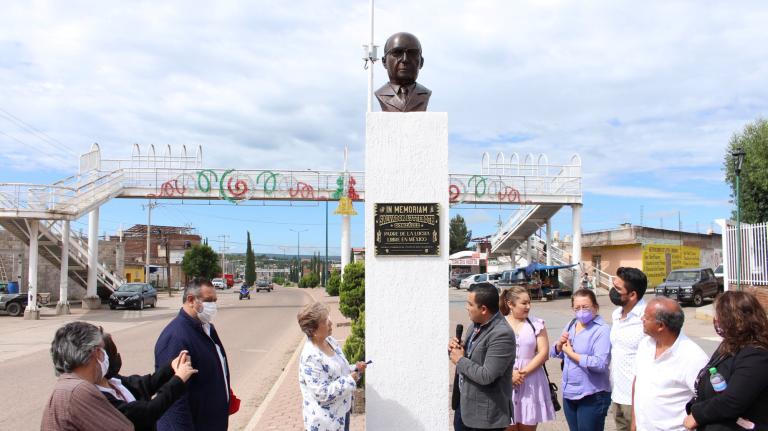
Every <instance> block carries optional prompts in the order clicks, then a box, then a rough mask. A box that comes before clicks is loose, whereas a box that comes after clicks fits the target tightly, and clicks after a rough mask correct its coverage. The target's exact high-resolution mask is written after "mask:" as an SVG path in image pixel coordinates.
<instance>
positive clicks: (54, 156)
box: [0, 130, 71, 165]
mask: <svg viewBox="0 0 768 431" xmlns="http://www.w3.org/2000/svg"><path fill="white" fill-rule="evenodd" d="M0 135H4V136H7V137H8V138H10V139H13V140H14V141H16V142H18V143H19V144H21V145H23V146H24V148H31V149H33V150H35V151H37V152H39V153H40V154H41V155H43V156H45V157H50V158H51V159H53V160H54V161H57V162H59V163H62V164H65V165H66V164H70V163H71V160H67V159H65V158H64V157H62V156H61V155H59V154H55V153H46V152H45V151H43V150H42V149H40V148H38V147H36V146H35V145H32V144H28V143H26V142H24V141H22V140H21V139H19V138H17V137H15V136H11V135H9V134H7V133H5V132H3V131H2V130H0Z"/></svg>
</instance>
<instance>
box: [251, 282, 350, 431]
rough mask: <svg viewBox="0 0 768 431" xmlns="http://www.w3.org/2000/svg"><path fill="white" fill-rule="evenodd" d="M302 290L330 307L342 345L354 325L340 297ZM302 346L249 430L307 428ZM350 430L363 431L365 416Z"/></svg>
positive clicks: (335, 330)
mask: <svg viewBox="0 0 768 431" xmlns="http://www.w3.org/2000/svg"><path fill="white" fill-rule="evenodd" d="M302 291H303V292H305V293H307V294H308V295H309V296H311V297H312V298H313V299H314V300H315V301H319V302H324V303H325V304H326V305H327V306H328V308H329V309H330V310H331V312H330V318H331V321H332V322H333V323H334V327H333V337H334V338H335V339H336V340H338V341H339V343H340V344H342V345H343V344H344V340H346V338H347V336H348V335H349V332H350V329H351V328H350V326H349V324H350V323H351V322H350V321H349V320H348V319H347V318H346V317H344V316H342V315H341V312H340V311H339V297H338V296H336V297H331V296H328V294H327V293H325V289H323V288H315V289H302ZM340 325H341V326H340ZM303 345H304V339H302V340H301V342H300V343H299V345H298V346H296V352H295V353H294V354H293V356H292V357H291V359H290V361H288V364H287V365H286V366H285V369H284V370H283V374H282V375H280V377H279V378H278V380H277V382H275V385H274V386H273V387H272V389H271V390H270V391H269V394H267V397H266V398H265V399H264V402H262V403H261V405H260V406H259V408H258V410H256V413H255V414H254V415H253V417H252V418H251V420H250V422H248V425H247V426H246V427H245V429H246V430H248V431H251V430H259V431H292V430H296V431H302V430H303V429H304V420H303V415H302V411H301V399H302V398H301V390H300V389H299V382H298V367H299V356H300V355H301V347H302V346H303ZM350 430H351V431H364V430H365V415H352V420H351V426H350Z"/></svg>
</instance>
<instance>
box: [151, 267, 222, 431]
mask: <svg viewBox="0 0 768 431" xmlns="http://www.w3.org/2000/svg"><path fill="white" fill-rule="evenodd" d="M215 315H216V289H214V288H213V285H211V282H210V281H208V280H202V281H198V282H195V283H194V284H192V285H191V286H189V287H187V288H186V289H185V291H184V305H183V306H182V308H181V310H180V311H179V314H178V315H177V316H176V318H174V319H173V320H172V321H171V322H170V323H169V324H168V326H166V327H165V329H163V332H162V333H160V337H158V339H157V343H155V370H160V369H161V368H162V367H164V366H165V365H167V364H168V363H169V362H171V360H172V359H174V358H175V357H176V355H178V354H179V352H180V351H182V350H186V351H187V352H189V356H190V357H191V359H192V366H193V367H195V368H196V369H197V370H198V373H197V374H195V375H194V376H192V377H191V378H190V379H189V381H187V393H186V394H185V395H183V396H182V397H181V398H180V399H179V400H178V401H176V402H175V403H174V404H173V405H172V406H171V408H169V409H168V411H166V413H165V414H164V415H163V416H162V417H161V418H160V420H159V421H158V422H157V429H158V431H186V430H190V431H195V430H211V431H220V430H226V429H227V426H228V422H229V403H230V397H231V394H232V392H231V391H230V386H229V365H228V363H227V354H226V352H225V351H224V346H223V345H222V343H221V340H220V339H219V335H218V334H217V333H216V328H214V326H213V324H212V323H211V321H212V320H213V318H214V316H215Z"/></svg>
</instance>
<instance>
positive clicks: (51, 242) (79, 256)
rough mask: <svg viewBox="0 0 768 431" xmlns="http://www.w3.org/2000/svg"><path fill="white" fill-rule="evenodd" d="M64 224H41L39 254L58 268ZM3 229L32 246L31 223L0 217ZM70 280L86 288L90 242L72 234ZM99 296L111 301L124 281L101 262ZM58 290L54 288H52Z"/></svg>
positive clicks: (70, 241)
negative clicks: (110, 298)
mask: <svg viewBox="0 0 768 431" xmlns="http://www.w3.org/2000/svg"><path fill="white" fill-rule="evenodd" d="M62 223H63V222H61V221H58V220H44V221H41V222H40V225H39V236H38V238H39V239H38V253H39V255H40V257H42V258H43V259H45V260H47V261H48V262H50V263H51V264H53V265H55V266H56V267H60V265H61V248H62V233H63V229H62ZM0 226H2V227H3V228H4V229H5V230H7V231H8V232H9V233H11V234H12V235H13V236H15V237H16V238H18V239H19V240H20V241H22V242H23V243H24V244H26V245H27V246H29V226H28V220H27V219H24V218H21V217H18V218H0ZM69 277H70V278H72V279H73V280H74V281H75V282H77V284H79V285H80V286H82V287H83V289H85V288H86V287H87V280H88V243H87V241H86V240H84V239H83V238H82V237H80V236H79V235H77V234H73V233H70V235H69ZM96 280H97V283H96V285H97V293H98V295H99V296H100V297H101V298H108V297H109V295H111V294H112V292H114V291H115V289H117V288H118V287H119V286H120V285H121V284H122V283H124V282H125V281H124V280H123V279H122V278H120V277H119V276H117V275H114V274H112V272H111V271H110V270H109V268H107V267H106V266H105V265H103V264H101V263H98V264H97V268H96ZM51 290H55V289H51Z"/></svg>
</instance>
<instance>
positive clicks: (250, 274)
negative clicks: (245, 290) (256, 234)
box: [245, 232, 256, 286]
mask: <svg viewBox="0 0 768 431" xmlns="http://www.w3.org/2000/svg"><path fill="white" fill-rule="evenodd" d="M247 234H248V240H247V242H246V244H245V284H247V285H248V286H253V285H254V283H256V255H255V254H253V247H252V246H251V233H250V232H247Z"/></svg>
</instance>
